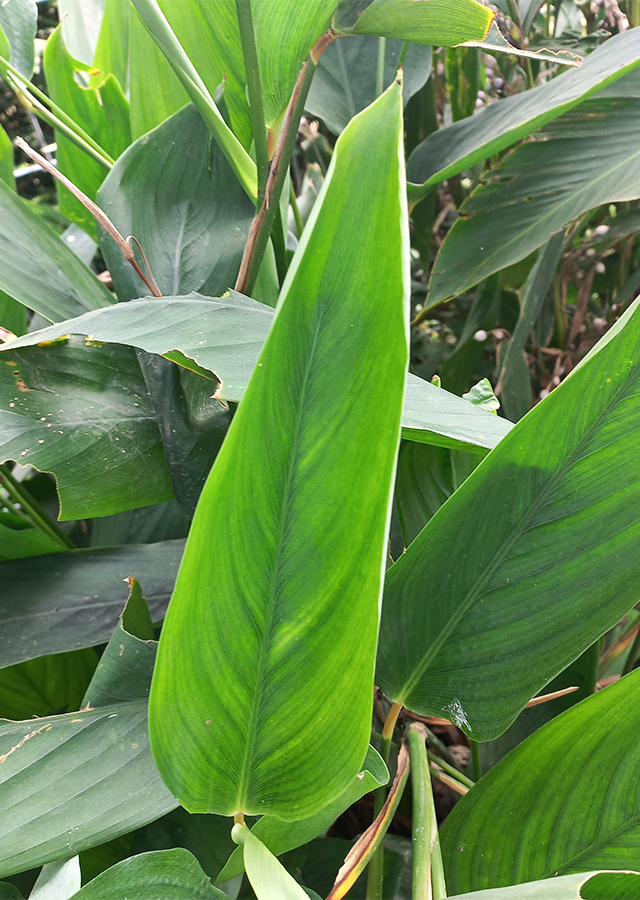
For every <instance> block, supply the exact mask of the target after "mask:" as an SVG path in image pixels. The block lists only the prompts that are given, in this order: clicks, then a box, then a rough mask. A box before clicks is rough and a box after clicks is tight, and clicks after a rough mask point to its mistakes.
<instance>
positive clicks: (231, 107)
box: [159, 0, 255, 149]
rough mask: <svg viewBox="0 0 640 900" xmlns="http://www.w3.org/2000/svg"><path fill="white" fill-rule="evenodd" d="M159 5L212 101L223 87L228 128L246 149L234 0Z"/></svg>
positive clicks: (247, 125)
mask: <svg viewBox="0 0 640 900" xmlns="http://www.w3.org/2000/svg"><path fill="white" fill-rule="evenodd" d="M159 2H160V8H161V9H162V11H163V13H164V14H165V16H166V17H167V20H168V22H169V24H170V25H171V27H172V29H173V30H174V32H175V34H176V37H177V38H178V40H179V41H180V43H181V44H182V46H183V47H184V49H185V52H186V53H187V55H188V57H189V59H190V60H191V62H192V63H193V64H194V66H195V67H196V69H197V71H198V74H199V75H200V77H201V78H202V80H203V82H204V84H205V85H206V87H207V88H208V90H209V93H210V94H211V96H212V97H215V93H216V90H217V88H218V87H219V85H220V84H223V86H224V101H225V105H226V107H227V110H228V113H229V118H230V120H231V125H232V127H233V130H234V132H235V133H236V135H237V137H238V138H239V140H240V142H241V143H242V145H243V146H244V147H245V149H249V147H250V146H251V141H252V134H251V122H250V115H249V103H248V101H247V96H246V88H245V74H244V61H243V58H242V48H241V45H240V32H239V30H238V17H237V14H236V4H235V0H217V2H216V3H215V4H211V3H200V2H199V0H159ZM254 5H255V4H254Z"/></svg>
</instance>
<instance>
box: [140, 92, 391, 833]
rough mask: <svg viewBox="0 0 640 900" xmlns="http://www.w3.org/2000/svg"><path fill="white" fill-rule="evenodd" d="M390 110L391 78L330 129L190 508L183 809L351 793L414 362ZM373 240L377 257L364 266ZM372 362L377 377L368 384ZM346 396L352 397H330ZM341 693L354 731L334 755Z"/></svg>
mask: <svg viewBox="0 0 640 900" xmlns="http://www.w3.org/2000/svg"><path fill="white" fill-rule="evenodd" d="M401 113H402V103H401V88H400V85H399V84H394V85H393V87H392V88H391V89H390V90H389V91H387V92H386V93H385V94H383V95H382V97H381V98H380V99H379V100H378V101H377V102H376V103H375V104H373V106H371V107H369V109H368V110H365V112H363V113H361V115H360V116H359V117H357V118H356V119H354V120H353V122H352V124H351V125H350V126H349V128H348V129H346V130H345V131H344V132H343V134H342V136H341V137H340V139H339V141H338V144H337V145H336V150H335V155H334V162H333V163H332V168H331V171H330V174H329V175H328V177H327V180H326V182H325V189H324V193H323V195H322V196H321V198H319V200H318V203H317V205H316V208H315V210H314V221H313V222H310V223H308V225H307V230H306V231H305V237H303V240H302V242H301V244H300V245H299V247H298V250H297V252H296V256H295V257H294V260H293V262H292V264H291V268H290V270H289V274H288V276H287V280H286V282H285V285H284V286H283V289H282V295H281V300H280V304H281V305H280V308H279V311H278V313H277V316H276V320H275V323H274V326H273V328H272V330H271V332H270V334H269V337H268V339H267V342H266V344H265V347H264V350H263V352H262V354H261V356H260V360H259V362H258V365H257V367H256V369H255V372H254V375H253V376H252V379H251V382H250V385H249V387H248V389H247V393H246V396H245V399H244V400H243V402H242V403H241V405H240V408H239V410H238V412H237V413H236V416H235V418H234V421H233V423H232V425H231V428H230V430H229V433H228V435H227V438H226V440H225V442H224V445H223V448H222V450H221V452H220V454H219V455H218V458H217V460H216V463H215V465H214V467H213V469H212V472H211V475H210V476H209V480H208V481H207V484H206V485H205V488H204V491H203V495H202V498H201V501H200V504H199V506H198V509H197V510H196V515H195V518H194V522H193V525H192V528H191V532H190V534H189V538H188V543H187V549H186V550H185V557H184V560H183V564H182V566H181V570H180V574H179V578H178V583H177V585H176V591H175V593H174V596H173V599H172V603H171V605H170V610H169V613H168V617H167V619H166V621H165V626H164V629H163V634H162V640H161V646H160V651H159V657H158V664H157V666H156V670H155V673H154V681H153V688H152V693H151V701H150V728H151V734H152V740H153V747H154V754H155V757H156V761H157V762H158V765H159V767H160V768H161V771H162V773H163V777H164V778H165V781H166V782H167V784H168V785H170V786H171V789H172V790H173V791H174V793H175V794H176V796H178V797H179V798H180V802H181V803H182V804H183V805H184V806H186V807H187V808H188V809H190V810H191V811H192V812H205V811H211V812H217V813H220V814H232V813H235V812H237V811H239V810H242V811H244V812H248V813H265V814H274V815H277V816H279V817H280V818H282V819H285V820H296V819H301V818H304V817H306V816H309V815H312V814H314V813H316V812H319V811H320V810H321V809H322V808H323V807H325V806H326V805H327V804H328V803H330V802H331V801H332V800H334V799H335V798H336V797H338V796H339V795H340V794H341V793H342V792H343V791H345V790H346V789H347V787H348V785H349V784H350V782H351V781H352V779H353V778H354V777H355V776H356V775H357V773H358V771H360V768H361V766H362V761H363V759H364V756H365V752H366V749H367V746H368V742H369V734H370V727H371V726H370V714H371V689H372V687H373V680H372V679H373V656H374V653H375V643H376V635H377V621H378V603H379V596H380V587H381V584H380V569H381V566H382V561H383V550H384V547H383V545H384V541H385V535H386V528H387V524H388V515H389V495H390V489H391V480H392V476H393V470H394V466H395V456H396V452H397V446H398V440H399V432H400V409H401V401H402V395H403V390H404V380H405V371H406V362H407V337H406V330H405V316H406V311H405V302H406V295H405V290H406V288H407V286H408V282H407V275H408V271H407V261H408V256H407V254H408V246H407V243H406V240H407V234H406V228H405V219H404V216H405V215H406V208H405V209H403V203H404V198H405V194H404V184H403V176H404V172H403V164H402V161H401V157H400V156H399V148H400V139H401V136H402V123H401V118H402V116H401ZM374 135H375V139H376V142H377V144H378V146H379V153H377V154H376V155H375V157H374V156H372V155H371V154H370V153H369V147H370V142H371V140H372V137H373V136H374ZM354 166H356V167H357V168H358V171H359V173H360V180H359V182H358V185H357V187H356V186H354V184H353V181H352V179H351V177H350V173H351V171H352V170H353V167H354ZM365 186H366V190H365V189H364V188H365ZM364 218H366V219H367V221H369V222H370V223H371V226H370V228H368V229H367V232H366V234H365V235H364V236H363V239H362V241H361V242H359V243H358V245H357V246H356V247H355V248H354V246H353V242H352V240H351V237H350V235H351V234H352V231H353V229H354V228H355V227H357V223H358V222H361V221H362V220H363V219H364ZM372 254H374V255H375V257H376V258H377V260H378V264H377V266H376V267H375V269H372V268H370V267H367V266H365V265H364V264H363V265H360V263H359V260H363V261H364V260H369V259H370V258H371V255H372ZM363 304H364V305H363ZM338 336H339V340H338ZM374 365H375V366H376V367H378V366H382V367H383V368H384V371H385V373H386V375H385V379H384V384H382V383H380V385H379V386H378V387H376V386H371V385H369V384H368V382H367V384H368V387H367V390H366V391H365V390H362V389H360V388H359V386H360V382H359V381H358V378H359V377H363V378H367V375H366V373H367V372H368V371H369V370H370V368H371V367H372V366H374ZM356 373H363V374H362V375H361V376H357V375H356ZM354 379H355V380H354ZM347 392H349V393H350V395H352V396H353V397H354V398H355V399H354V402H353V404H352V405H350V407H349V410H348V411H347V410H346V408H341V407H340V405H339V404H337V405H336V403H335V402H334V399H335V398H337V397H339V396H340V395H342V394H343V393H344V394H346V393H347ZM283 393H284V395H286V396H287V402H286V403H283V404H279V405H278V413H277V417H276V418H274V412H273V406H272V404H273V402H274V398H275V397H276V396H280V395H282V394H283ZM341 409H342V410H343V412H341ZM365 448H366V451H367V452H366V453H364V450H365ZM256 454H257V455H256ZM347 484H348V489H347V488H346V485H347ZM320 497H322V500H323V502H322V505H321V506H319V505H318V503H317V500H318V498H320ZM230 506H233V507H234V509H235V510H236V513H237V515H234V516H229V515H228V514H227V512H226V510H228V509H229V508H230ZM311 532H313V533H314V534H316V535H318V540H314V541H313V542H310V541H309V539H308V536H309V534H310V533H311ZM347 535H348V539H347ZM212 541H213V543H212ZM214 546H215V555H213V554H212V547H214ZM354 579H355V580H354ZM356 583H357V591H355V590H354V586H355V584H356ZM194 618H195V619H197V620H198V622H199V623H200V625H201V627H199V628H198V630H197V631H194V630H193V629H191V628H190V627H189V626H188V623H189V622H193V621H194ZM320 622H322V628H319V627H318V626H319V623H320ZM356 634H357V636H358V637H357V641H354V636H355V635H356ZM203 638H204V639H205V643H204V645H203V644H202V643H201V641H202V639H203ZM205 648H206V650H205ZM347 660H348V661H349V664H348V665H345V662H346V661H347ZM223 685H224V688H223V689H222V686H223ZM339 698H340V699H339ZM339 702H340V703H344V702H348V703H349V709H350V731H349V735H348V736H347V737H345V740H344V741H341V742H340V744H339V745H335V746H334V748H333V749H332V753H331V754H330V755H329V756H327V754H325V753H324V749H323V741H322V738H321V735H322V733H324V729H325V728H326V723H327V722H328V721H329V720H330V718H331V716H332V714H333V713H332V710H335V708H336V704H337V703H339ZM307 704H313V707H314V709H315V711H316V713H315V715H314V716H313V717H309V716H308V715H307V712H306V710H307V708H308V707H307ZM177 742H178V743H179V748H178V743H177ZM178 749H179V752H178Z"/></svg>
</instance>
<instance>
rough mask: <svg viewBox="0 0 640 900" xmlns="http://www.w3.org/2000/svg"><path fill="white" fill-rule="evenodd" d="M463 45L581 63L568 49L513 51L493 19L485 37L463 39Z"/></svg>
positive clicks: (569, 62)
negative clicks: (469, 39) (471, 39)
mask: <svg viewBox="0 0 640 900" xmlns="http://www.w3.org/2000/svg"><path fill="white" fill-rule="evenodd" d="M462 46H463V47H469V48H474V49H480V50H484V51H485V52H487V53H508V54H510V55H511V56H519V57H524V58H525V59H537V60H545V61H546V62H552V63H555V64H556V65H557V64H558V63H559V64H560V65H562V66H574V67H576V68H577V67H579V66H580V65H581V64H582V57H581V56H577V55H576V54H575V53H570V52H569V51H568V50H546V49H543V50H531V49H530V50H525V49H520V48H518V52H517V53H514V49H515V48H514V46H513V44H511V43H510V42H509V41H508V40H507V39H506V37H505V36H504V35H503V33H502V32H501V31H500V29H499V27H498V25H497V23H496V21H495V19H494V21H493V22H492V23H491V26H490V28H489V31H488V32H487V34H486V37H485V38H484V40H482V41H465V42H464V44H462Z"/></svg>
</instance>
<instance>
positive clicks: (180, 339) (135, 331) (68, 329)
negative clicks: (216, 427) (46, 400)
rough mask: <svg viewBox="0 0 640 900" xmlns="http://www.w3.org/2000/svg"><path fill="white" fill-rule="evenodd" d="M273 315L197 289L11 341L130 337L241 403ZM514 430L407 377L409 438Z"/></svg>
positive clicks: (485, 442)
mask: <svg viewBox="0 0 640 900" xmlns="http://www.w3.org/2000/svg"><path fill="white" fill-rule="evenodd" d="M273 319H274V310H272V309H270V308H269V307H267V306H265V305H264V304H262V303H258V302H256V301H255V300H252V299H251V298H250V297H244V296H243V295H242V294H238V293H236V292H235V291H232V292H231V293H230V296H229V297H225V298H223V299H218V298H207V297H201V296H199V295H197V294H191V295H190V296H189V297H163V298H162V299H158V300H149V299H144V300H132V301H131V302H129V303H121V304H117V305H115V306H112V307H110V308H109V310H108V311H107V310H105V311H104V312H96V313H92V314H88V315H84V316H80V317H78V318H77V319H75V320H72V321H66V322H62V323H60V324H59V325H54V326H52V327H51V328H45V329H42V330H41V331H36V332H32V333H31V334H29V335H25V336H24V337H23V338H20V339H18V340H17V341H12V342H11V344H10V345H9V347H10V348H13V349H14V350H17V349H18V348H20V347H28V346H33V345H34V344H37V343H41V342H44V341H53V340H56V339H57V338H60V337H62V336H64V335H66V334H85V335H91V336H92V338H93V339H95V340H98V341H108V342H109V341H113V342H114V343H122V344H125V343H126V344H130V345H132V346H134V347H139V348H140V349H142V350H146V351H147V352H148V353H160V354H163V355H164V356H167V357H168V358H169V359H172V360H173V361H174V362H177V363H178V364H179V365H182V366H185V367H187V368H190V369H193V370H194V371H196V372H199V373H200V374H204V375H206V374H207V373H210V374H211V375H213V376H214V377H215V378H217V379H219V380H220V381H221V382H222V384H221V386H220V387H219V389H218V391H217V394H218V396H221V397H224V398H225V399H226V400H230V401H234V402H237V401H240V400H241V399H242V397H243V396H244V393H245V390H246V387H247V384H248V383H249V379H250V377H251V373H252V372H253V370H254V367H255V365H256V363H257V361H258V357H259V355H260V351H261V350H262V347H263V345H264V341H265V339H266V337H267V334H268V333H269V329H270V328H271V325H272V323H273ZM7 349H8V348H7ZM1 353H2V350H1V349H0V354H1ZM0 359H1V355H0ZM510 428H511V424H510V423H509V422H507V421H506V419H499V418H498V417H497V416H493V415H490V414H488V413H486V412H485V411H484V410H481V409H478V408H477V407H476V406H474V405H473V404H471V403H468V402H467V401H465V400H462V399H461V398H460V397H456V396H455V395H454V394H450V393H448V392H447V391H444V390H442V389H441V388H438V387H435V385H433V384H430V383H429V382H428V381H424V380H423V379H422V378H418V377H417V376H416V375H411V374H409V375H408V376H407V384H406V392H405V398H404V408H403V412H402V436H403V437H404V438H407V439H408V440H413V441H419V442H422V443H427V444H435V445H436V446H443V447H452V448H458V449H462V450H470V451H472V452H474V453H479V454H481V455H484V454H485V453H486V451H487V450H491V449H492V448H493V447H495V446H496V444H497V443H498V441H500V440H501V439H502V437H504V435H505V434H507V432H508V431H509V430H510Z"/></svg>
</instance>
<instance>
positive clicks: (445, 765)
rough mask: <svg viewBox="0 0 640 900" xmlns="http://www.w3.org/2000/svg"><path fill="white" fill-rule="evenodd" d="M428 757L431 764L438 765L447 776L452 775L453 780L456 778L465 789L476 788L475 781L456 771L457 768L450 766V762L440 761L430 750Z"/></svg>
mask: <svg viewBox="0 0 640 900" xmlns="http://www.w3.org/2000/svg"><path fill="white" fill-rule="evenodd" d="M427 756H428V757H429V759H430V760H431V762H434V763H436V764H437V765H438V766H440V768H441V769H442V771H443V772H446V773H447V775H451V777H452V778H455V780H456V781H459V782H460V784H464V786H465V787H468V788H472V787H475V786H476V783H475V781H472V780H471V779H470V778H467V776H466V775H463V773H462V772H461V771H460V770H459V769H456V767H455V766H450V765H449V763H448V762H445V761H444V759H440V757H439V756H436V754H435V753H432V752H431V751H430V750H428V751H427Z"/></svg>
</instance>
